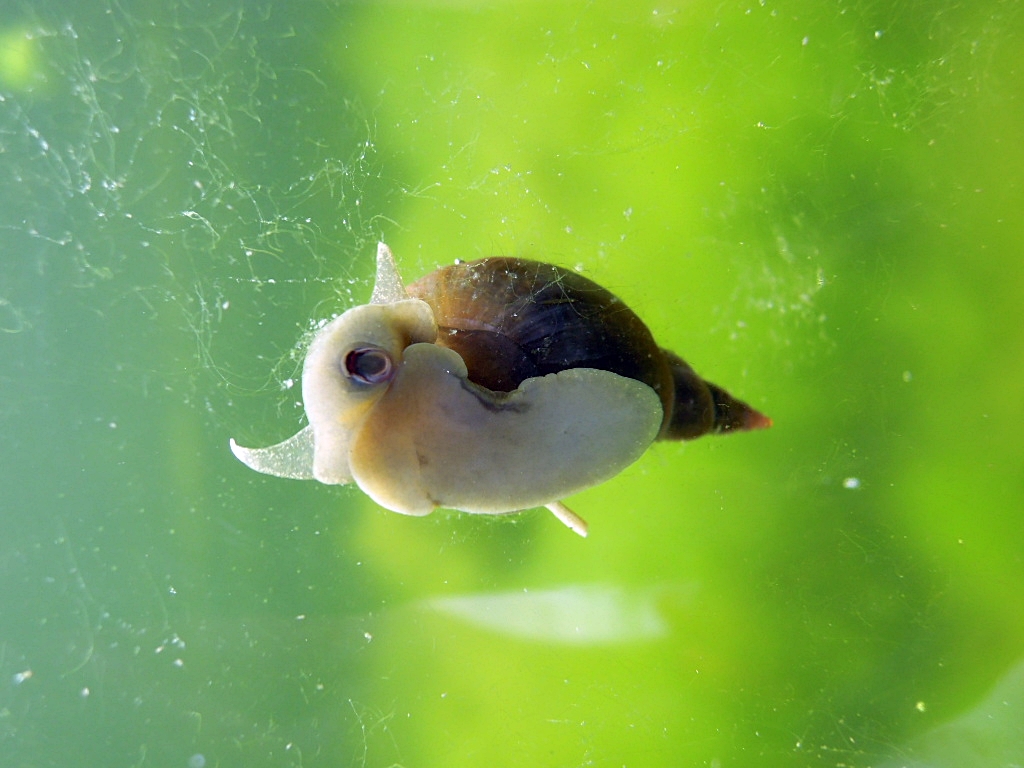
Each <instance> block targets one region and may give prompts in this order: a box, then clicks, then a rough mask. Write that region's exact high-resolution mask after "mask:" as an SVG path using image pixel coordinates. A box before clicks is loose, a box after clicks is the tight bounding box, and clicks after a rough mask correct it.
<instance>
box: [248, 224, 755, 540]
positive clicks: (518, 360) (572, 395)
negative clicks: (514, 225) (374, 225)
mask: <svg viewBox="0 0 1024 768" xmlns="http://www.w3.org/2000/svg"><path fill="white" fill-rule="evenodd" d="M302 393H303V401H304V404H305V409H306V414H307V417H308V418H309V426H307V427H306V428H305V429H303V430H301V431H300V432H298V433H297V434H296V435H293V436H292V437H291V438H289V439H288V440H285V441H284V442H282V443H279V444H277V445H274V446H270V447H269V448H257V449H252V448H243V447H241V446H239V445H237V444H236V443H235V442H234V441H233V440H232V441H231V448H232V451H233V452H234V454H235V456H237V457H238V458H239V459H240V460H241V461H242V462H243V463H245V464H246V465H247V466H249V467H251V468H252V469H255V470H257V471H259V472H264V473H266V474H271V475H276V476H279V477H289V478H296V479H316V480H319V481H320V482H323V483H329V484H343V483H349V482H353V481H354V482H355V483H356V484H357V485H358V486H359V487H360V488H361V489H362V490H363V491H364V492H365V493H367V494H368V495H369V496H370V497H371V498H372V499H373V500H374V501H376V502H377V503H378V504H380V505H381V506H383V507H385V508H387V509H390V510H393V511H396V512H401V513H404V514H410V515H425V514H428V513H430V512H431V511H432V510H433V509H435V508H436V507H445V508H450V509H457V510H461V511H464V512H471V513H481V514H503V513H507V512H515V511H519V510H522V509H529V508H531V507H536V506H547V507H548V508H549V509H550V510H551V511H552V512H554V514H555V515H556V516H558V517H559V519H561V520H562V521H563V522H564V523H566V525H568V526H569V527H570V528H572V529H573V530H575V531H576V532H577V533H580V534H581V535H586V530H587V527H586V523H585V522H584V521H583V520H582V519H581V518H579V517H578V516H577V515H575V514H574V513H573V512H572V511H571V510H569V509H568V508H567V507H566V506H565V505H564V504H562V503H561V501H560V499H562V498H564V497H565V496H568V495H571V494H573V493H576V492H578V491H581V490H584V489H586V488H589V487H592V486H594V485H597V484H599V483H601V482H604V481H605V480H608V479H609V478H611V477H613V476H614V475H616V474H618V473H619V472H620V471H622V470H623V469H624V468H625V467H627V466H629V464H632V463H633V462H634V461H635V460H636V459H638V458H639V457H640V455H641V454H643V452H644V451H646V449H647V448H648V447H649V446H650V445H651V443H652V442H654V441H655V440H658V439H662V440H685V439H693V438H695V437H699V436H700V435H703V434H708V433H715V432H730V431H740V430H749V429H758V428H762V427H767V426H769V425H770V423H771V422H770V420H769V419H768V418H767V417H765V416H763V415H762V414H760V413H758V412H757V411H755V410H754V409H753V408H751V407H750V406H748V405H747V404H746V403H743V402H742V401H740V400H737V399H735V398H733V397H732V396H730V395H729V394H728V393H726V392H725V391H724V390H722V389H721V388H720V387H717V386H715V385H713V384H709V383H708V382H705V381H704V380H703V379H701V378H700V376H698V375H697V374H696V373H695V372H694V371H693V369H692V368H690V366H688V365H687V364H686V363H685V362H684V361H683V360H682V359H681V358H680V357H678V356H677V355H675V354H673V353H671V352H667V351H665V350H663V349H661V348H660V347H658V345H657V343H656V342H655V341H654V339H653V337H652V335H651V333H650V331H649V330H648V329H647V327H646V326H645V325H644V323H643V322H642V321H641V320H640V318H639V317H637V315H636V314H635V313H633V312H632V310H630V309H629V308H628V307H627V306H626V305H625V304H623V303H622V302H621V301H620V300H619V299H618V298H617V297H615V296H614V295H613V294H611V293H610V292H608V291H607V290H605V289H604V288H602V287H600V286H599V285H597V284H596V283H594V282H593V281H591V280H588V279H587V278H585V277H583V276H581V275H578V274H576V273H575V272H571V271H569V270H565V269H561V268H559V267H555V266H553V265H550V264H544V263H540V262H534V261H527V260H524V259H513V258H489V259H481V260H479V261H473V262H467V263H462V262H460V263H456V264H453V265H450V266H447V267H442V268H441V269H438V270H436V271H434V272H432V273H430V274H428V275H427V276H425V277H423V278H422V279H420V280H418V281H416V282H414V283H412V284H411V285H409V286H408V288H405V287H404V285H403V283H402V280H401V278H400V276H399V273H398V270H397V268H396V266H395V262H394V257H393V256H392V254H391V251H390V249H388V247H387V246H386V245H384V244H383V243H381V244H380V245H379V246H378V251H377V279H376V283H375V287H374V292H373V296H372V298H371V302H370V304H367V305H363V306H359V307H354V308H352V309H350V310H348V311H347V312H345V313H344V314H342V315H341V316H339V317H338V318H336V319H334V320H333V321H331V322H330V323H328V324H327V325H326V326H324V328H323V329H321V330H320V331H319V332H318V333H317V335H316V336H315V338H314V339H313V342H312V344H311V345H310V348H309V351H308V353H307V355H306V359H305V363H304V365H303V375H302Z"/></svg>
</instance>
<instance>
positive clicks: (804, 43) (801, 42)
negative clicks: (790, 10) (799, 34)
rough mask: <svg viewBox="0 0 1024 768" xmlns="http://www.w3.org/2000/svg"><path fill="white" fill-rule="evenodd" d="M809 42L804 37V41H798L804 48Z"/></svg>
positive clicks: (808, 39) (807, 38) (809, 40)
mask: <svg viewBox="0 0 1024 768" xmlns="http://www.w3.org/2000/svg"><path fill="white" fill-rule="evenodd" d="M809 42H811V38H809V37H806V36H805V37H804V39H803V40H801V41H800V45H803V46H806V45H807V44H808V43H809Z"/></svg>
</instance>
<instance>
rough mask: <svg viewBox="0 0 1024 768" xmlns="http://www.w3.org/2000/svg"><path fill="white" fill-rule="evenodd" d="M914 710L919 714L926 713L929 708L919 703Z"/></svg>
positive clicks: (921, 702)
mask: <svg viewBox="0 0 1024 768" xmlns="http://www.w3.org/2000/svg"><path fill="white" fill-rule="evenodd" d="M914 709H916V710H917V711H918V712H924V711H925V710H926V709H928V706H927V705H926V704H925V703H924V702H923V701H919V702H917V704H915V705H914Z"/></svg>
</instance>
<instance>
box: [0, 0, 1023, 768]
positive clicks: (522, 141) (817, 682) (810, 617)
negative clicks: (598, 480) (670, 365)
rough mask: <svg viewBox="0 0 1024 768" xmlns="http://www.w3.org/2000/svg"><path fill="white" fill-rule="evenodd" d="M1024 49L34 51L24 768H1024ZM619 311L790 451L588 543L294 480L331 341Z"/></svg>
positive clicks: (12, 155)
mask: <svg viewBox="0 0 1024 768" xmlns="http://www.w3.org/2000/svg"><path fill="white" fill-rule="evenodd" d="M1022 32H1024V12H1022V8H1021V5H1020V4H1019V3H1017V2H996V1H991V2H975V3H959V2H956V3H954V2H939V3H909V4H908V3H827V4H824V3H819V2H809V1H808V0H802V1H798V2H794V3H790V4H776V3H773V2H771V1H770V0H764V1H763V2H752V3H746V4H728V3H726V4H722V3H702V2H698V3H672V2H667V3H658V4H644V3H640V4H637V3H635V2H625V1H623V2H619V3H610V2H596V3H584V2H560V3H541V2H536V3H534V2H503V3H488V4H483V5H481V6H480V7H478V5H477V4H471V3H458V2H450V3H429V2H424V3H415V2H407V3H403V2H382V3H373V2H364V3H331V2H308V3H297V4H287V3H281V2H279V3H269V4H268V3H258V2H241V1H240V0H214V2H210V3H187V2H171V3H168V4H157V3H146V2H112V1H111V0H99V1H98V2H93V3H70V2H68V3H66V4H65V5H63V6H62V5H60V4H58V3H57V2H40V3H31V4H29V3H15V4H10V3H8V4H5V5H4V6H3V10H2V11H0V97H2V100H0V434H2V436H3V439H2V441H0V766H2V767H3V768H7V767H8V766H10V768H43V767H44V766H47V767H48V766H54V767H63V766H80V767H89V768H92V766H97V767H99V766H102V767H103V768H144V767H145V768H148V767H149V766H159V767H160V768H163V767H164V766H170V767H171V768H203V767H204V766H207V767H211V768H212V767H213V766H219V767H222V768H228V767H229V766H242V767H244V768H257V767H259V766H289V767H291V766H294V767H298V766H305V767H306V768H313V767H319V766H329V767H331V768H334V767H335V766H360V767H362V766H379V767H380V768H392V767H394V766H402V767H403V768H421V767H426V766H445V767H453V766H615V767H616V768H617V767H618V766H630V767H631V768H632V767H635V766H641V767H642V766H715V767H717V768H729V767H730V766H819V765H820V766H858V767H867V766H875V767H878V768H882V767H885V768H895V767H897V766H915V767H918V768H924V767H925V766H928V767H929V768H930V767H938V766H941V767H943V768H945V767H947V766H948V767H950V768H953V767H954V766H955V767H956V768H963V767H965V766H966V767H968V768H971V767H973V766H978V767H979V768H980V767H982V766H984V767H986V768H990V767H992V766H1012V765H1019V764H1021V763H1022V762H1024V729H1022V728H1021V726H1020V723H1021V722H1022V717H1024V610H1022V609H1024V605H1022V600H1021V595H1022V594H1024V561H1022V555H1021V552H1022V546H1024V515H1022V512H1024V460H1022V451H1021V448H1020V445H1021V440H1020V432H1021V427H1022V398H1021V393H1022V391H1024V355H1022V353H1024V323H1022V322H1021V320H1022V313H1021V296H1022V295H1024V266H1022V265H1024V260H1022V256H1021V255H1022V246H1024V219H1022V217H1021V215H1020V211H1021V210H1022V207H1024V206H1022V203H1024V194H1022V188H1021V179H1022V178H1024V176H1022V170H1024V169H1022V164H1024V163H1022V161H1024V149H1022V147H1024V135H1022V134H1024V128H1022V126H1024V115H1022V94H1024V90H1022V76H1021V68H1022V65H1024V60H1022V57H1021V54H1020V53H1019V52H1020V51H1021V50H1022V49H1024V47H1022V45H1024V35H1022ZM380 238H384V239H385V240H386V241H387V242H388V243H389V244H390V245H391V246H392V248H393V249H394V251H395V253H396V254H397V256H398V259H399V263H400V265H401V267H402V269H403V271H404V273H405V275H406V277H408V278H415V277H418V276H419V275H420V274H423V273H425V272H426V271H429V270H430V269H433V268H434V267H436V266H437V265H439V264H442V263H447V262H449V261H450V260H451V259H453V258H456V257H462V258H471V257H477V256H484V255H492V254H512V255H519V256H526V257H534V258H543V259H546V260H549V261H553V262H556V263H559V264H563V265H567V266H570V267H576V268H579V269H582V270H583V271H584V272H585V274H587V275H588V276H589V277H591V278H593V279H595V280H597V281H598V282H601V283H602V284H604V285H607V286H608V287H609V288H611V289H612V290H613V291H615V292H616V293H617V294H618V295H620V296H621V297H622V298H623V299H624V300H626V301H627V302H628V303H629V304H630V305H631V306H632V307H633V308H634V309H636V310H637V312H638V313H639V314H640V315H641V316H642V317H644V318H645V319H646V320H647V321H648V322H649V324H650V326H651V328H652V330H653V331H654V333H655V335H656V336H657V338H658V339H659V341H660V342H661V343H662V344H663V345H665V346H666V347H669V348H672V349H674V350H676V351H678V352H679V353H681V354H682V355H684V356H685V357H686V358H687V360H689V362H691V363H692V364H693V365H694V366H695V367H696V368H697V369H698V370H699V371H701V372H702V373H703V374H704V375H706V376H707V377H708V378H710V379H712V380H714V381H716V382H719V383H721V384H723V385H725V386H726V387H728V388H729V389H730V390H732V391H733V392H734V393H735V394H737V395H738V396H740V397H743V398H744V399H747V400H749V401H750V402H752V403H753V404H754V405H755V406H757V407H759V408H761V409H763V410H764V411H765V412H766V413H768V414H770V415H771V416H772V417H773V418H774V420H775V426H774V427H773V428H772V429H771V430H768V431H765V432H760V433H756V434H748V435H738V436H731V437H728V438H719V439H706V440H702V441H699V442H695V443H692V444H689V445H686V446H680V445H658V446H656V447H654V448H653V449H652V450H651V451H649V452H648V454H647V455H646V456H645V457H644V458H643V459H642V460H641V461H640V462H638V463H637V464H636V465H634V466H633V467H631V468H630V469H628V470H627V471H626V472H624V473H623V474H622V475H620V476H619V477H618V478H616V479H614V480H613V481H611V482H609V483H607V484H605V485H603V486H600V487H598V488H595V489H592V490H590V491H588V492H585V493H583V494H580V495H579V496H577V497H574V498H573V499H571V500H570V503H571V504H572V506H573V508H574V509H576V510H577V511H578V512H580V513H581V514H582V515H583V516H584V517H585V518H587V520H588V521H589V523H590V526H591V535H590V538H589V539H587V540H583V539H580V538H578V537H576V536H574V535H573V534H571V533H570V532H568V531H567V530H565V529H564V528H563V527H562V526H561V525H560V524H558V523H557V521H555V520H554V519H553V518H551V516H550V515H548V514H547V513H543V512H529V513H525V514H523V515H520V516H515V517H511V518H503V519H487V518H474V517H470V516H460V515H456V514H448V513H436V514H434V515H432V516H430V517H426V518H406V517H402V516H399V515H395V514H392V513H387V512H384V511H382V510H381V509H379V508H377V507H375V506H374V505H373V504H372V503H371V502H370V501H368V500H367V499H366V498H365V497H364V496H363V495H361V494H360V493H359V492H358V491H357V490H353V489H345V488H328V487H325V486H319V485H317V484H316V483H301V482H295V481H286V480H279V479H274V478H270V477H265V476H260V475H257V474H255V473H253V472H251V471H250V470H248V469H246V468H245V467H244V466H242V465H241V464H239V463H238V462H237V461H236V460H235V459H234V458H233V457H232V456H231V454H230V452H229V451H228V438H229V437H235V438H237V439H238V440H239V442H241V443H243V444H248V445H266V444H269V443H271V442H275V441H277V440H279V439H282V438H283V437H286V436H287V435H290V434H292V433H293V432H294V431H296V430H297V429H298V428H299V427H300V426H301V424H302V423H303V417H302V410H301V406H300V405H299V403H298V399H299V390H298V387H297V386H296V385H295V384H296V382H297V381H298V374H299V369H300V366H301V357H302V351H301V347H300V346H299V342H300V340H301V338H302V337H303V335H304V334H305V333H306V332H307V331H309V329H310V328H312V327H313V325H314V324H315V323H316V321H318V320H322V319H324V318H327V317H330V316H331V315H332V314H334V313H337V312H339V311H342V310H343V309H345V308H347V307H349V306H351V305H353V304H356V303H362V302H365V301H366V300H367V298H368V296H369V290H370V284H369V278H370V275H371V274H372V269H373V264H372V259H373V254H374V248H375V243H376V241H377V240H378V239H380Z"/></svg>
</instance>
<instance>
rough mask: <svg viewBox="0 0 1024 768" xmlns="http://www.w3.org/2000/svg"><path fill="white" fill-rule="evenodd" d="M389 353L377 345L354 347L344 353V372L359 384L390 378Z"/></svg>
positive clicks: (391, 369)
mask: <svg viewBox="0 0 1024 768" xmlns="http://www.w3.org/2000/svg"><path fill="white" fill-rule="evenodd" d="M393 370H394V364H393V363H392V362H391V355H389V354H388V353H387V352H385V351H384V350H383V349H379V348H377V347H356V348H355V349H353V350H352V351H351V352H349V353H348V354H347V355H345V374H346V375H347V376H348V377H349V378H350V379H353V380H355V381H357V382H359V383H360V384H379V383H380V382H382V381H387V380H388V379H390V378H391V375H392V372H393Z"/></svg>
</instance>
